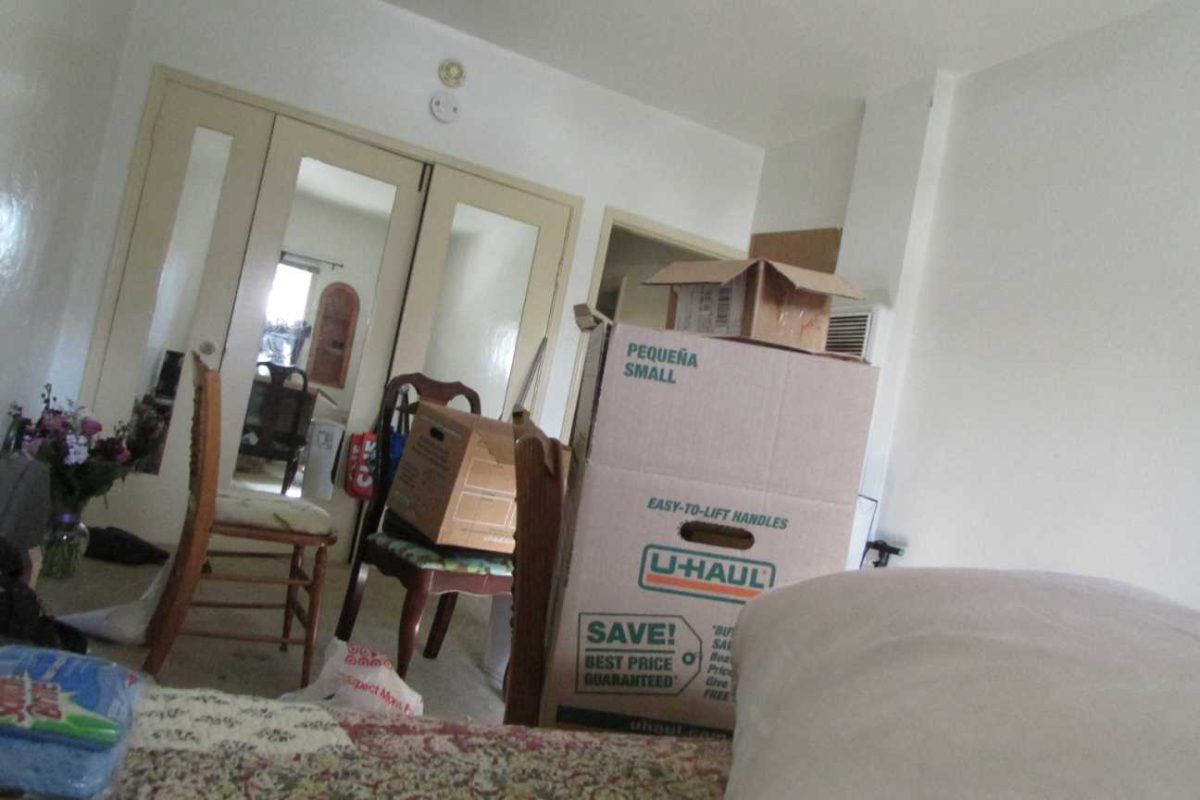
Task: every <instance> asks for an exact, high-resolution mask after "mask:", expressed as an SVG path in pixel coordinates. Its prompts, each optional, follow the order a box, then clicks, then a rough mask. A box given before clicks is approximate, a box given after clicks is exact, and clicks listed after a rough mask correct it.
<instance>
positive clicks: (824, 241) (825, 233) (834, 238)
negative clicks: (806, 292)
mask: <svg viewBox="0 0 1200 800" xmlns="http://www.w3.org/2000/svg"><path fill="white" fill-rule="evenodd" d="M841 249H842V229H841V228H813V229H810V230H803V231H776V232H771V233H755V234H753V235H751V237H750V258H765V259H767V260H768V261H779V262H781V263H784V264H795V265H796V266H798V267H804V268H805V269H811V270H814V271H816V272H828V273H831V274H832V273H833V272H836V271H837V261H838V253H839V252H841Z"/></svg>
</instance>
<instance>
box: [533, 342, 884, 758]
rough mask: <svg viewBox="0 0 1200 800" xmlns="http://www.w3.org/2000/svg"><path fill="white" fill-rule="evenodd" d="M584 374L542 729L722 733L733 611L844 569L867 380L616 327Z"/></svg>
mask: <svg viewBox="0 0 1200 800" xmlns="http://www.w3.org/2000/svg"><path fill="white" fill-rule="evenodd" d="M583 374H584V376H585V381H584V389H583V395H582V396H581V399H580V405H579V413H578V414H577V417H576V421H575V430H574V432H573V438H572V442H573V444H574V445H575V448H576V449H575V451H574V455H575V457H576V459H577V462H576V464H575V467H574V472H573V475H572V481H573V482H572V486H571V491H570V496H569V503H568V507H569V509H570V512H569V520H568V529H567V538H566V539H565V541H566V542H568V543H569V546H568V548H567V552H568V555H567V556H566V561H565V562H564V564H563V565H562V568H560V583H559V584H558V586H557V589H556V595H555V600H554V603H553V617H552V628H553V630H554V632H555V633H554V639H553V645H552V648H551V658H550V663H549V665H548V679H547V685H546V692H545V695H544V698H543V704H542V717H543V720H542V721H543V723H544V724H560V725H581V726H586V727H603V728H613V729H620V730H628V731H637V732H650V733H672V734H698V735H706V734H721V733H723V732H728V731H730V730H732V727H733V719H734V717H733V706H732V697H733V696H732V690H733V689H732V661H731V649H730V647H731V641H732V638H731V637H732V635H733V633H734V628H735V626H736V622H737V615H738V612H739V611H740V609H741V608H742V606H743V605H744V604H745V603H747V602H749V601H750V600H752V599H753V598H754V597H756V596H758V595H759V594H760V593H762V592H764V591H768V590H770V589H771V588H773V587H775V586H780V585H783V584H786V583H794V582H796V581H800V580H804V579H806V578H810V577H816V576H818V575H823V574H828V573H830V572H836V571H838V570H841V569H842V568H843V567H844V565H845V562H846V554H847V547H848V542H849V536H850V531H851V526H852V522H853V518H854V508H855V505H854V501H855V498H856V496H857V489H858V481H859V477H860V473H861V469H862V460H863V453H864V450H865V445H866V435H867V428H868V426H869V422H870V417H871V411H872V407H873V403H874V390H875V380H876V374H877V373H876V370H875V369H874V368H871V367H868V366H866V365H863V364H857V363H847V362H843V361H837V360H834V359H830V358H824V357H820V356H813V355H810V354H804V353H798V352H794V351H787V350H781V349H775V348H769V347H762V346H758V345H754V344H746V343H738V342H731V341H727V340H719V339H704V338H700V337H696V336H690V335H687V334H682V333H679V332H674V331H650V330H646V329H642V328H635V327H630V326H620V325H618V326H616V327H614V328H611V329H608V328H606V327H601V328H598V329H596V330H595V331H593V333H592V335H591V339H590V340H589V343H588V351H587V362H585V365H584V369H583ZM589 376H590V377H589ZM589 381H590V382H589Z"/></svg>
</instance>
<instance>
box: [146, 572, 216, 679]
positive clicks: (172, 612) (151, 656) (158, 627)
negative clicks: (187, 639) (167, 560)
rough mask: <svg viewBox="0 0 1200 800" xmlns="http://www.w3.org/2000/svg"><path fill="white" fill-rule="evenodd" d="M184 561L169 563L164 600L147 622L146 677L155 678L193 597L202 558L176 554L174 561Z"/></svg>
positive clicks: (176, 636) (168, 652) (177, 634)
mask: <svg viewBox="0 0 1200 800" xmlns="http://www.w3.org/2000/svg"><path fill="white" fill-rule="evenodd" d="M181 557H182V558H184V563H182V564H178V565H176V564H175V563H174V562H172V565H171V574H170V576H168V578H167V586H166V588H165V589H164V590H163V595H164V596H163V598H162V599H161V600H160V602H159V607H158V608H157V609H155V612H154V616H153V618H152V619H151V620H150V625H149V629H148V632H147V633H148V638H149V644H150V652H148V653H147V654H146V660H145V661H144V662H143V663H142V671H143V672H145V673H146V674H147V675H158V673H159V671H160V670H161V669H162V667H163V664H164V663H165V662H166V660H167V656H168V655H170V653H171V647H172V646H174V644H175V639H176V638H178V636H179V631H180V629H182V628H183V622H184V620H185V619H186V618H187V612H188V607H189V606H190V605H191V603H192V594H193V593H194V592H195V591H196V584H197V583H199V581H200V570H201V568H202V566H203V560H202V559H187V558H186V554H184V553H176V554H175V558H176V559H179V558H181Z"/></svg>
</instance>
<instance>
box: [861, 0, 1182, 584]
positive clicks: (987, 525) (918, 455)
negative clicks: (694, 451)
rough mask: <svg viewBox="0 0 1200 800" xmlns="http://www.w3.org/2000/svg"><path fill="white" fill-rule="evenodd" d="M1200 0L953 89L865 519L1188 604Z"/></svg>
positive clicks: (963, 559)
mask: <svg viewBox="0 0 1200 800" xmlns="http://www.w3.org/2000/svg"><path fill="white" fill-rule="evenodd" d="M1197 42H1200V6H1197V4H1195V3H1170V4H1167V5H1164V6H1160V7H1158V8H1157V9H1156V10H1154V11H1152V12H1150V13H1149V14H1148V15H1145V16H1142V17H1139V18H1135V19H1131V20H1127V21H1124V22H1120V23H1117V24H1115V25H1112V26H1110V27H1108V28H1105V29H1102V30H1101V31H1098V32H1095V33H1092V34H1088V35H1086V36H1083V37H1080V38H1077V39H1074V40H1072V41H1069V42H1066V43H1063V44H1059V45H1056V46H1054V47H1051V48H1048V49H1045V50H1042V51H1040V52H1037V53H1035V54H1032V55H1029V56H1026V57H1023V58H1020V59H1018V60H1015V61H1012V62H1009V63H1007V64H1004V65H1001V66H998V67H995V68H992V69H989V70H986V71H984V72H980V73H977V74H974V75H971V76H969V77H967V78H964V79H962V80H961V82H960V85H959V87H958V92H957V97H956V101H955V113H954V117H953V121H952V126H951V133H950V138H949V145H948V151H947V157H946V161H945V165H944V171H943V176H942V186H941V192H940V197H939V200H938V211H937V219H936V226H935V231H934V239H933V247H932V250H931V258H930V263H929V265H928V271H927V274H926V276H925V282H924V286H925V288H924V291H923V296H922V298H921V304H920V314H919V319H918V322H917V325H916V328H915V331H914V338H913V341H912V349H911V362H910V366H909V369H908V375H907V379H906V382H905V386H904V391H903V397H902V401H901V410H900V418H899V424H898V428H897V431H896V436H895V444H894V448H893V453H892V458H891V466H890V471H889V478H888V483H887V492H886V498H887V499H886V501H885V505H884V508H883V514H884V516H883V520H882V528H883V529H884V530H885V532H891V533H896V534H899V535H902V536H904V537H905V538H906V539H907V540H908V545H909V550H908V553H907V554H906V555H905V556H904V558H903V559H901V562H900V563H903V564H911V565H969V566H988V567H1024V568H1038V569H1051V570H1067V571H1072V572H1081V573H1090V574H1096V575H1103V576H1110V577H1115V578H1119V579H1123V580H1128V581H1132V582H1134V583H1138V584H1141V585H1143V586H1147V587H1149V588H1151V589H1155V590H1158V591H1161V592H1163V593H1166V594H1168V595H1170V596H1173V597H1175V598H1177V599H1179V600H1182V601H1184V602H1187V603H1190V604H1192V605H1197V606H1200V581H1198V580H1197V576H1198V575H1200V535H1198V534H1197V520H1198V519H1200V357H1197V350H1196V347H1197V342H1200V313H1198V310H1197V301H1198V299H1200V268H1198V267H1200V224H1198V215H1197V209H1198V204H1197V198H1198V197H1200V147H1198V145H1197V143H1198V142H1200V81H1198V80H1197V76H1198V75H1200V48H1197V46H1196V44H1197Z"/></svg>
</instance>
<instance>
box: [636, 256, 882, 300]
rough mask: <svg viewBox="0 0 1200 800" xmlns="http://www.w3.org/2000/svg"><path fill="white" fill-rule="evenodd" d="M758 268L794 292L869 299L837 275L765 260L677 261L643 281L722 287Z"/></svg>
mask: <svg viewBox="0 0 1200 800" xmlns="http://www.w3.org/2000/svg"><path fill="white" fill-rule="evenodd" d="M758 264H763V265H764V266H766V267H768V268H770V269H772V270H774V271H775V272H776V273H777V274H779V275H781V276H783V278H784V279H785V280H787V282H788V283H790V284H791V285H792V287H793V288H795V289H800V290H803V291H806V292H813V293H814V294H823V295H829V296H831V297H845V298H849V299H851V300H863V299H865V298H866V295H865V294H863V293H862V292H861V291H860V290H858V289H856V288H854V287H853V286H851V285H850V284H848V283H846V282H845V281H844V280H842V279H841V278H839V277H838V276H837V275H833V274H830V273H828V272H818V271H817V270H812V269H805V268H804V267H797V266H793V265H792V264H783V263H780V262H778V261H768V260H767V259H765V258H749V259H737V260H733V261H676V262H675V263H673V264H668V265H667V266H665V267H663V268H662V269H661V270H659V271H658V272H656V273H654V275H652V276H651V277H650V278H648V279H646V280H645V281H643V283H645V284H646V285H647V286H680V285H687V284H715V285H721V284H726V283H729V282H730V281H732V280H733V279H734V278H737V277H738V276H739V275H741V274H742V273H744V272H746V271H747V270H748V269H750V268H751V267H754V266H756V265H758Z"/></svg>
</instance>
